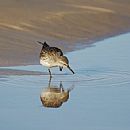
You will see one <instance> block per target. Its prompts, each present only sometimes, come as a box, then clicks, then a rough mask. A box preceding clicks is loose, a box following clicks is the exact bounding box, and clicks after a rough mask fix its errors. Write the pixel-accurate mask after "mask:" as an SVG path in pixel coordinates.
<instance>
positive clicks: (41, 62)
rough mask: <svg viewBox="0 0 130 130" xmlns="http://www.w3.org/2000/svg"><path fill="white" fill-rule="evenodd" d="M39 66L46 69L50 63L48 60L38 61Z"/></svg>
mask: <svg viewBox="0 0 130 130" xmlns="http://www.w3.org/2000/svg"><path fill="white" fill-rule="evenodd" d="M40 64H42V65H43V66H46V67H50V66H51V65H50V63H49V62H48V60H40Z"/></svg>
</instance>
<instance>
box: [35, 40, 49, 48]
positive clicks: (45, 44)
mask: <svg viewBox="0 0 130 130" xmlns="http://www.w3.org/2000/svg"><path fill="white" fill-rule="evenodd" d="M37 42H38V43H39V44H41V45H43V47H44V48H47V47H49V45H48V44H47V43H46V41H45V42H40V41H37Z"/></svg>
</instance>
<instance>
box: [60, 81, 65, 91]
mask: <svg viewBox="0 0 130 130" xmlns="http://www.w3.org/2000/svg"><path fill="white" fill-rule="evenodd" d="M60 91H61V92H64V88H63V85H62V81H60Z"/></svg>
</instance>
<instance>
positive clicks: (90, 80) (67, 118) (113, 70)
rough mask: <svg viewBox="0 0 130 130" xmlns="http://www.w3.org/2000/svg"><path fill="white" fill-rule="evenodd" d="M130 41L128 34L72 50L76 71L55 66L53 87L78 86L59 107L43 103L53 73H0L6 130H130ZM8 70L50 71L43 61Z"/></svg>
mask: <svg viewBox="0 0 130 130" xmlns="http://www.w3.org/2000/svg"><path fill="white" fill-rule="evenodd" d="M129 43H130V34H124V35H120V36H117V37H114V38H109V39H106V40H104V41H101V42H98V43H96V44H95V46H93V47H89V48H86V49H84V50H80V51H76V52H72V53H69V54H68V55H67V56H68V57H69V59H70V64H71V67H72V68H73V69H74V71H75V72H76V74H75V75H71V73H70V72H69V70H64V71H63V72H59V70H58V71H57V69H53V70H52V71H53V73H54V75H53V78H52V81H51V83H50V84H51V85H52V86H55V87H59V85H60V83H61V82H62V85H63V88H64V89H65V90H67V89H69V88H72V87H73V89H72V90H71V91H70V92H69V99H68V100H67V101H66V102H63V104H62V105H61V106H60V107H59V108H46V107H43V106H42V103H41V101H40V95H41V93H42V92H43V91H44V89H45V88H46V87H48V84H49V76H48V75H23V76H22V75H21V76H17V75H12V76H11V75H10V76H6V75H2V76H0V129H1V130H7V129H12V130H16V129H24V130H28V129H31V130H36V129H38V130H43V129H48V130H53V129H56V130H60V129H62V130H66V129H68V130H79V129H81V130H86V129H89V130H97V129H100V130H104V129H105V130H110V129H111V130H122V129H125V130H129V129H130V88H129V87H130V67H129V66H130V60H129V59H130V52H129V50H130V44H129ZM1 69H2V68H1ZM8 69H17V70H18V69H20V70H33V71H34V70H35V71H44V72H47V69H46V68H44V67H42V66H39V65H37V66H20V67H8Z"/></svg>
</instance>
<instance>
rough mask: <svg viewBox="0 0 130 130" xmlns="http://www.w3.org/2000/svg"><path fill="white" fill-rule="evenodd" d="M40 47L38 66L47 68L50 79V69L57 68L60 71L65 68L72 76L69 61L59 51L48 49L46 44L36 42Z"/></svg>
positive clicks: (52, 48)
mask: <svg viewBox="0 0 130 130" xmlns="http://www.w3.org/2000/svg"><path fill="white" fill-rule="evenodd" d="M37 42H38V43H39V44H41V45H42V49H41V52H40V64H41V65H43V66H46V67H47V68H48V71H49V74H50V78H51V77H52V75H51V71H50V68H52V67H59V69H60V71H62V69H63V68H65V67H67V68H68V69H69V70H70V71H71V72H72V73H73V74H74V71H73V70H72V69H71V68H70V66H69V60H68V58H67V57H66V56H64V55H63V52H62V50H61V49H59V48H57V47H50V46H49V45H48V44H47V43H46V42H40V41H37Z"/></svg>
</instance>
